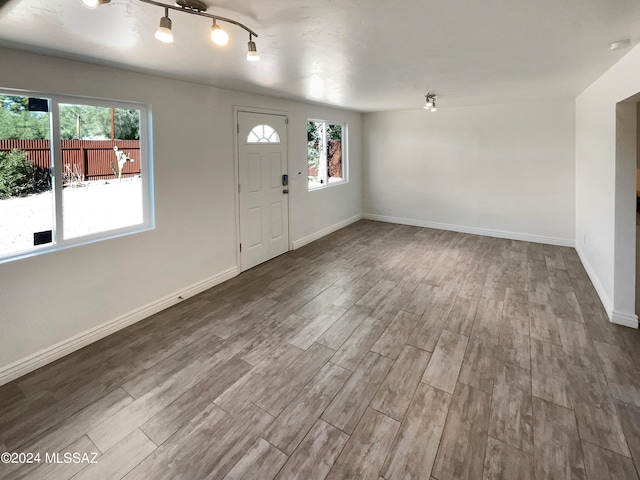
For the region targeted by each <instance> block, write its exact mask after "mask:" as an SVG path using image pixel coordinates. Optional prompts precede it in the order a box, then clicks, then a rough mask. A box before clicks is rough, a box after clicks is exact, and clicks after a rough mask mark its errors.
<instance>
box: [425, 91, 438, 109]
mask: <svg viewBox="0 0 640 480" xmlns="http://www.w3.org/2000/svg"><path fill="white" fill-rule="evenodd" d="M424 100H425V102H424V107H422V108H424V109H425V110H431V111H432V112H435V111H437V110H438V108H437V107H436V94H435V93H427V94H426V95H425V96H424Z"/></svg>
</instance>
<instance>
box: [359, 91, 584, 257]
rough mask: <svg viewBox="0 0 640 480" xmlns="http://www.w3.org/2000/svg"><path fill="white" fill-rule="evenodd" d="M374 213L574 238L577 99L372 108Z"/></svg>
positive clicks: (368, 134) (369, 188) (513, 234)
mask: <svg viewBox="0 0 640 480" xmlns="http://www.w3.org/2000/svg"><path fill="white" fill-rule="evenodd" d="M364 125H365V126H364V132H365V136H364V139H363V142H364V145H363V147H364V151H365V158H367V159H368V161H367V162H366V163H365V168H364V178H363V181H364V184H363V188H364V209H365V210H364V212H365V214H366V215H365V216H368V217H370V218H386V219H388V220H391V221H398V222H400V223H411V224H415V225H423V226H435V227H441V228H447V229H451V230H458V231H466V232H472V233H481V234H487V235H495V236H502V237H507V238H520V239H524V240H531V241H541V242H547V243H556V244H562V245H572V244H573V239H574V195H575V194H574V146H575V141H574V104H573V101H572V100H569V99H568V100H565V101H553V102H548V103H544V102H537V103H523V104H509V105H493V106H482V107H479V106H477V107H457V108H445V107H442V108H440V109H439V110H438V112H437V113H431V112H428V111H424V110H412V111H396V112H385V113H371V114H365V116H364Z"/></svg>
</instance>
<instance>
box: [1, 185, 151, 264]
mask: <svg viewBox="0 0 640 480" xmlns="http://www.w3.org/2000/svg"><path fill="white" fill-rule="evenodd" d="M62 205H63V218H64V238H65V239H70V238H76V237H79V236H84V235H89V234H92V233H97V232H104V231H107V230H112V229H115V228H121V227H125V226H129V225H136V224H138V223H142V181H141V180H140V178H126V179H122V180H121V181H118V180H108V181H105V180H99V181H93V182H83V183H82V184H81V186H77V187H66V188H64V189H63V191H62ZM52 228H53V193H52V192H51V191H49V192H42V193H38V194H35V195H29V196H27V197H16V198H8V199H3V200H0V255H6V254H11V253H17V252H21V251H24V250H29V249H31V248H32V247H33V234H34V232H41V231H44V230H51V229H52Z"/></svg>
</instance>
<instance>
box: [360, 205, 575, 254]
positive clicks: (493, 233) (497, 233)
mask: <svg viewBox="0 0 640 480" xmlns="http://www.w3.org/2000/svg"><path fill="white" fill-rule="evenodd" d="M362 217H363V218H365V219H367V220H376V221H379V222H387V223H399V224H401V225H411V226H414V227H425V228H435V229H436V230H449V231H452V232H459V233H470V234H472V235H482V236H485V237H495V238H505V239H507V240H521V241H524V242H532V243H544V244H548V245H557V246H560V247H574V245H575V241H574V239H570V238H557V237H545V236H541V235H532V234H529V233H518V232H507V231H503V230H492V229H488V228H478V227H467V226H464V225H454V224H449V223H438V222H430V221H425V220H413V219H410V218H399V217H390V216H386V215H376V214H373V213H365V214H363V215H362Z"/></svg>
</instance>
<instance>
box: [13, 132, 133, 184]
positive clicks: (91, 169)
mask: <svg viewBox="0 0 640 480" xmlns="http://www.w3.org/2000/svg"><path fill="white" fill-rule="evenodd" d="M114 146H117V147H118V149H119V150H122V151H123V152H125V153H126V154H127V156H129V158H131V159H132V160H133V162H127V163H126V164H125V166H124V168H123V173H122V176H123V177H131V176H135V175H139V174H140V141H139V140H62V167H63V168H64V170H63V173H66V172H72V173H74V174H76V175H79V176H80V179H81V180H101V179H102V180H105V179H110V178H115V175H114V174H113V170H112V169H111V162H113V163H114V165H115V166H116V169H117V168H118V167H117V165H118V163H117V161H116V155H115V153H114V151H113V147H114ZM14 149H18V150H23V151H25V152H27V160H29V161H30V162H31V163H33V165H34V166H35V168H36V172H40V174H42V172H48V171H49V168H50V167H51V150H50V142H49V140H0V152H10V151H11V150H14Z"/></svg>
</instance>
